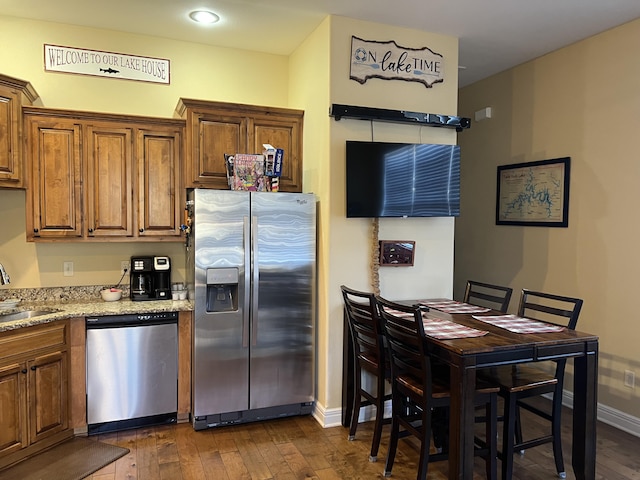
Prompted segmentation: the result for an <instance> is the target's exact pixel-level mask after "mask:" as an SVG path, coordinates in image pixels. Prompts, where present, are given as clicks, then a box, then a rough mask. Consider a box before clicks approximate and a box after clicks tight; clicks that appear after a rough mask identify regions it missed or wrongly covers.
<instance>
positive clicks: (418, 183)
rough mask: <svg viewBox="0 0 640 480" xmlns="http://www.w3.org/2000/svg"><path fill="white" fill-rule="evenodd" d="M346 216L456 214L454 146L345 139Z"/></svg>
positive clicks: (456, 156) (456, 155)
mask: <svg viewBox="0 0 640 480" xmlns="http://www.w3.org/2000/svg"><path fill="white" fill-rule="evenodd" d="M346 163H347V177H346V178H347V181H346V184H347V217H349V218H355V217H370V218H372V217H457V216H458V215H460V147H459V146H458V145H440V144H422V143H419V144H408V143H385V142H359V141H347V152H346Z"/></svg>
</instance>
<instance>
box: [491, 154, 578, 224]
mask: <svg viewBox="0 0 640 480" xmlns="http://www.w3.org/2000/svg"><path fill="white" fill-rule="evenodd" d="M570 170H571V158H570V157H562V158H553V159H550V160H539V161H535V162H526V163H515V164H512V165H500V166H498V178H497V189H496V190H497V191H496V225H525V226H535V227H568V226H569V180H570V173H571V172H570Z"/></svg>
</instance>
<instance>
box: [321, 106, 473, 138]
mask: <svg viewBox="0 0 640 480" xmlns="http://www.w3.org/2000/svg"><path fill="white" fill-rule="evenodd" d="M329 116H331V117H334V118H335V119H336V121H338V120H340V119H341V118H354V119H359V120H379V121H381V122H394V123H411V124H414V125H425V126H429V127H443V128H455V129H456V131H457V132H461V131H462V130H464V129H465V128H470V127H471V119H470V118H466V117H457V116H453V115H440V114H437V113H420V112H408V111H406V110H387V109H384V108H371V107H359V106H356V105H341V104H338V103H334V104H332V105H331V108H330V109H329Z"/></svg>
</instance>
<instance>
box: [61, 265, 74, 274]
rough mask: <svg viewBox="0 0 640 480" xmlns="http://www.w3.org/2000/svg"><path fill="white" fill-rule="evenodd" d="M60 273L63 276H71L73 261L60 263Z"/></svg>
mask: <svg viewBox="0 0 640 480" xmlns="http://www.w3.org/2000/svg"><path fill="white" fill-rule="evenodd" d="M62 275H64V276H65V277H73V262H64V263H63V264H62Z"/></svg>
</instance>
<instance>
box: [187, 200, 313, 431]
mask: <svg viewBox="0 0 640 480" xmlns="http://www.w3.org/2000/svg"><path fill="white" fill-rule="evenodd" d="M187 210H188V212H189V217H190V219H191V225H190V228H191V231H190V233H189V235H188V239H187V283H188V288H189V291H190V292H189V293H190V298H192V299H195V305H194V331H193V338H194V340H193V355H192V380H193V396H192V401H193V405H192V407H193V408H192V415H193V427H194V428H195V429H196V430H201V429H204V428H207V427H212V426H217V425H226V424H233V423H242V422H249V421H255V420H260V419H266V418H275V417H281V416H289V415H302V414H307V413H310V412H311V410H312V407H313V401H314V387H315V380H314V371H315V365H314V360H315V358H314V346H315V343H314V335H315V331H314V319H315V289H316V282H315V279H316V201H315V197H314V195H313V194H297V193H283V192H279V193H275V192H241V191H231V190H209V189H195V190H191V191H189V194H188V202H187Z"/></svg>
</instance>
